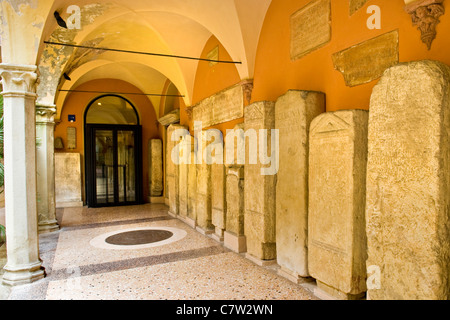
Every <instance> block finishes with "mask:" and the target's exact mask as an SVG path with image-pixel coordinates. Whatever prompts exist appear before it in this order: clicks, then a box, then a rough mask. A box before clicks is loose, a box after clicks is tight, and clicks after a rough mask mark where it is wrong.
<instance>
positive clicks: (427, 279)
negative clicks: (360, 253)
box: [366, 61, 450, 300]
mask: <svg viewBox="0 0 450 320" xmlns="http://www.w3.org/2000/svg"><path fill="white" fill-rule="evenodd" d="M449 129H450V67H448V66H447V65H444V64H442V63H440V62H435V61H419V62H411V63H406V64H400V65H398V66H395V67H393V68H391V69H389V70H387V71H386V73H385V74H384V76H383V77H382V78H381V80H380V82H379V83H378V84H377V85H376V86H375V88H374V91H373V94H372V97H371V103H370V116H369V137H368V141H369V147H368V164H367V194H366V197H367V201H366V230H367V238H368V239H367V240H368V241H367V243H368V260H367V267H368V270H371V271H372V272H368V282H367V284H368V289H369V290H368V296H369V298H370V299H420V300H425V299H430V300H435V299H443V300H446V299H449V298H450V289H449V288H450V283H449V281H450V277H449V274H450V244H449V241H448V239H449V238H450V216H449V211H448V208H449V206H450V203H449V202H450V197H449V192H450V181H449V180H450V172H449V166H450V150H449V146H450V144H449V143H450V141H449ZM377 270H378V271H379V273H378V272H375V271H377ZM378 276H379V279H377V277H378Z"/></svg>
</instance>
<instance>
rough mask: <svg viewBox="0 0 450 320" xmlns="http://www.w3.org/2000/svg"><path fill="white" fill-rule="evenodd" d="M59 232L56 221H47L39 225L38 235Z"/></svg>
mask: <svg viewBox="0 0 450 320" xmlns="http://www.w3.org/2000/svg"><path fill="white" fill-rule="evenodd" d="M58 230H59V224H58V221H56V220H54V221H48V222H45V223H39V226H38V231H39V233H40V234H44V233H49V232H54V231H58Z"/></svg>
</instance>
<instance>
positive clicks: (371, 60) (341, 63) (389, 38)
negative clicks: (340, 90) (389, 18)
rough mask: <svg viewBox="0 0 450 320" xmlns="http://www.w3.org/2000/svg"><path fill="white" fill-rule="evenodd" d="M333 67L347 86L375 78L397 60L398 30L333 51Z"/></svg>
mask: <svg viewBox="0 0 450 320" xmlns="http://www.w3.org/2000/svg"><path fill="white" fill-rule="evenodd" d="M332 58H333V63H334V68H335V69H336V70H338V71H340V72H341V73H342V74H343V76H344V80H345V83H346V85H347V86H349V87H354V86H357V85H361V84H364V83H368V82H370V81H373V80H376V79H378V78H379V77H381V76H382V75H383V72H384V71H385V70H386V69H388V68H390V67H392V66H394V65H396V64H397V63H398V61H399V52H398V31H397V30H395V31H392V32H389V33H386V34H384V35H381V36H379V37H376V38H373V39H370V40H367V41H365V42H363V43H361V44H358V45H355V46H353V47H351V48H348V49H345V50H343V51H341V52H338V53H335V54H333V56H332Z"/></svg>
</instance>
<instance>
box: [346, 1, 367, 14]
mask: <svg viewBox="0 0 450 320" xmlns="http://www.w3.org/2000/svg"><path fill="white" fill-rule="evenodd" d="M367 1H369V0H349V11H350V15H353V14H354V13H355V12H356V11H358V10H359V9H361V8H362V7H363V6H364V5H365V4H366V2H367Z"/></svg>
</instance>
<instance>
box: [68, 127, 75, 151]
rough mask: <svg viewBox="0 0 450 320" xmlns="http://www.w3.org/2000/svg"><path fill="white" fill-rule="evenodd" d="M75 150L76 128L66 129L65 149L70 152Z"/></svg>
mask: <svg viewBox="0 0 450 320" xmlns="http://www.w3.org/2000/svg"><path fill="white" fill-rule="evenodd" d="M76 148H77V128H75V127H68V128H67V149H69V150H72V149H76Z"/></svg>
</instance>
